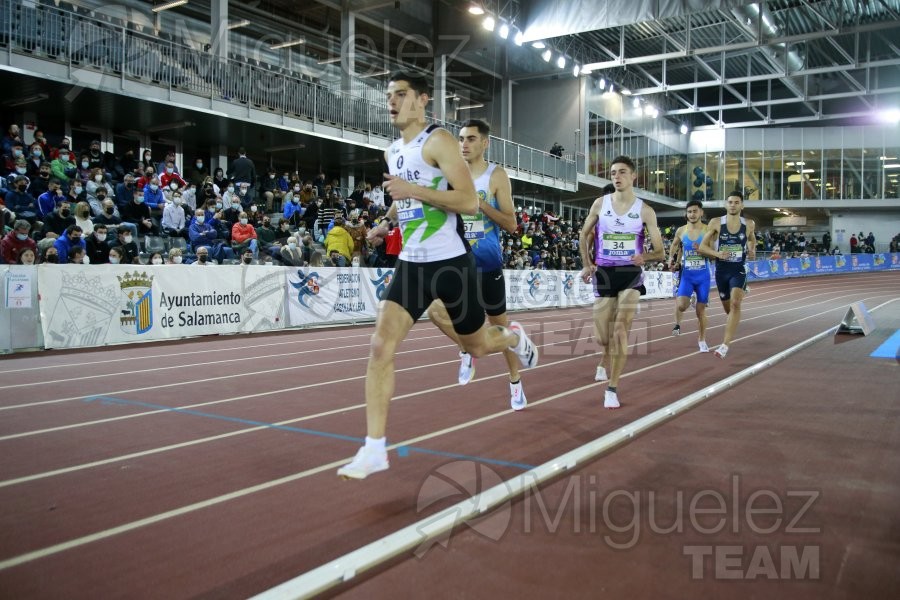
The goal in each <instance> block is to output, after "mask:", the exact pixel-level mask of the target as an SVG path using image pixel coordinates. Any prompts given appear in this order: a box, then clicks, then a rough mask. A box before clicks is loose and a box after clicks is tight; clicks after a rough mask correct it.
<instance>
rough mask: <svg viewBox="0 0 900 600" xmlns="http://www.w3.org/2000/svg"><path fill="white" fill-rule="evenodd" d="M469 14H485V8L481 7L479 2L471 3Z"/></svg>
mask: <svg viewBox="0 0 900 600" xmlns="http://www.w3.org/2000/svg"><path fill="white" fill-rule="evenodd" d="M469 14H472V15H483V14H484V9H483V8H481V7H480V6H479V5H477V4H470V5H469Z"/></svg>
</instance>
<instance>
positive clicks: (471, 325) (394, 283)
mask: <svg viewBox="0 0 900 600" xmlns="http://www.w3.org/2000/svg"><path fill="white" fill-rule="evenodd" d="M385 300H391V301H392V302H396V303H397V304H399V305H400V306H402V307H403V308H404V309H406V312H408V313H409V315H410V316H411V317H412V318H413V321H418V320H419V317H421V316H422V313H424V312H425V310H426V309H427V308H428V307H429V306H431V303H432V302H434V301H435V300H440V301H441V302H443V303H444V307H445V308H446V309H447V314H448V315H450V320H451V321H452V323H453V330H454V331H456V333H458V334H460V335H470V334H472V333H475V332H476V331H478V330H479V329H481V326H482V325H483V324H484V308H482V306H481V304H480V302H479V299H478V282H477V271H476V269H475V259H474V258H473V256H472V253H471V252H467V253H466V254H463V255H461V256H457V257H455V258H448V259H447V260H439V261H435V262H426V263H414V262H407V261H405V260H398V261H397V266H396V267H395V269H394V278H393V280H391V284H390V285H389V286H388V289H387V292H386V294H385Z"/></svg>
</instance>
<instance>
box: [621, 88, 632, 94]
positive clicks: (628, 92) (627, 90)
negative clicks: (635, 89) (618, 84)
mask: <svg viewBox="0 0 900 600" xmlns="http://www.w3.org/2000/svg"><path fill="white" fill-rule="evenodd" d="M622 94H623V95H625V96H630V95H631V90H629V89H628V88H626V87H623V88H622Z"/></svg>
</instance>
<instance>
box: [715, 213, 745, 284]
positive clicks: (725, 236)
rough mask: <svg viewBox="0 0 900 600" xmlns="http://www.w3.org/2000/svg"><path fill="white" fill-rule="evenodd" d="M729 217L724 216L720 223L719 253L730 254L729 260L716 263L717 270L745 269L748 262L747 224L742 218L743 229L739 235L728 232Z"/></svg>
mask: <svg viewBox="0 0 900 600" xmlns="http://www.w3.org/2000/svg"><path fill="white" fill-rule="evenodd" d="M726 219H727V215H722V219H721V221H719V251H720V252H721V251H723V250H724V251H725V252H727V253H728V257H727V258H724V259H723V258H720V259H719V260H718V262H717V263H716V270H717V271H721V270H723V269H729V268H743V266H744V261H746V260H747V222H746V221H745V220H744V217H741V228H740V229H739V230H738V232H737V233H731V232H729V231H728V225H727V224H726V222H725V221H726Z"/></svg>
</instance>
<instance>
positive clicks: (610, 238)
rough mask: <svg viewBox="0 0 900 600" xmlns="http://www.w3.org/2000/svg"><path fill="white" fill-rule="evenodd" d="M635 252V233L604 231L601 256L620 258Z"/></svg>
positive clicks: (632, 254)
mask: <svg viewBox="0 0 900 600" xmlns="http://www.w3.org/2000/svg"><path fill="white" fill-rule="evenodd" d="M635 254H637V234H636V233H604V234H603V256H606V257H610V258H621V257H623V256H634V255H635Z"/></svg>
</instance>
